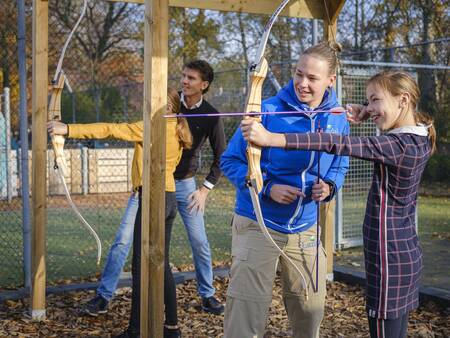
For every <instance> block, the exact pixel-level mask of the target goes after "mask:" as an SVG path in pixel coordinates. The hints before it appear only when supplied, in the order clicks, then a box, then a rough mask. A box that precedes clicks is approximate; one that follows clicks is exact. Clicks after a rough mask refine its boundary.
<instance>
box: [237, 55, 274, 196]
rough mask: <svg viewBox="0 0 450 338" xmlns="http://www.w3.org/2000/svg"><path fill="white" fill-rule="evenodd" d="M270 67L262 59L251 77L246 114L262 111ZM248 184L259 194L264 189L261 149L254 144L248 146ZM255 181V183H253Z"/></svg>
mask: <svg viewBox="0 0 450 338" xmlns="http://www.w3.org/2000/svg"><path fill="white" fill-rule="evenodd" d="M268 69H269V65H268V63H267V60H266V59H265V58H263V59H262V63H261V66H260V67H259V69H256V70H255V71H253V73H252V74H251V75H250V81H251V83H250V91H249V93H248V95H247V103H246V105H245V112H246V113H250V112H260V111H261V93H262V85H263V83H264V80H265V78H266V75H267V71H268ZM243 119H244V120H248V119H252V120H255V121H257V122H261V116H244V117H243ZM247 161H248V171H247V182H250V183H251V184H254V189H255V190H256V192H257V193H258V194H259V193H260V192H261V191H262V188H263V178H262V172H261V165H260V162H261V147H260V146H257V145H254V144H252V143H248V144H247ZM252 181H253V183H252Z"/></svg>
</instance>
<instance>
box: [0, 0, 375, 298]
mask: <svg viewBox="0 0 450 338" xmlns="http://www.w3.org/2000/svg"><path fill="white" fill-rule="evenodd" d="M26 3H27V11H28V13H29V14H31V1H28V0H27V2H26ZM49 4H50V19H49V30H50V37H49V39H50V43H49V46H50V49H49V65H50V69H49V76H50V77H52V75H53V72H54V70H55V66H56V63H57V60H58V58H59V53H60V50H61V48H62V46H63V44H64V42H65V39H66V38H67V34H68V32H69V30H70V28H71V27H72V26H73V24H74V22H75V20H76V18H77V16H78V13H79V10H80V4H81V2H80V1H69V0H67V1H52V2H49ZM1 6H5V8H6V9H7V11H6V12H5V13H10V14H11V15H7V16H6V17H5V18H8V20H11V21H10V22H8V23H7V24H5V27H9V28H10V31H8V32H9V33H8V34H10V35H9V36H10V39H12V40H11V41H12V43H10V44H6V45H4V48H0V49H1V52H2V53H8V54H5V55H6V56H5V57H3V59H5V58H7V59H8V60H9V64H8V65H5V63H3V64H2V73H1V74H2V77H3V78H2V79H3V86H2V87H1V88H4V87H6V86H5V83H9V87H10V88H11V90H10V107H11V130H12V134H11V138H7V137H3V135H6V133H3V130H6V129H7V128H6V127H3V126H4V124H5V122H4V121H5V118H4V117H5V115H4V109H3V110H2V114H1V115H0V130H2V133H1V135H2V137H1V140H0V149H1V152H0V183H1V186H0V214H1V217H0V244H1V245H0V255H1V257H3V262H4V263H3V264H1V265H0V289H1V288H5V287H18V286H20V285H22V284H23V279H24V277H23V272H22V269H23V255H22V251H23V242H22V238H23V236H22V212H23V208H22V198H23V196H22V195H21V189H20V188H21V182H22V180H21V179H20V177H21V172H22V171H21V165H20V161H19V160H18V159H20V158H21V155H20V151H21V150H20V146H19V144H18V141H17V140H18V138H17V131H18V130H19V128H18V125H19V120H18V119H19V118H18V116H19V112H18V88H17V87H18V85H17V83H18V80H17V78H15V77H17V69H16V66H15V65H16V64H17V59H18V56H17V51H16V48H15V45H14V41H15V39H16V31H15V27H16V21H15V20H16V18H17V13H16V9H15V6H14V2H2V4H1V5H0V7H1ZM2 10H3V8H0V11H2ZM170 14H171V25H170V59H169V73H170V74H169V76H170V79H169V84H170V85H171V86H172V87H174V88H178V87H179V75H180V71H181V68H182V65H183V64H184V62H185V61H187V60H190V59H192V58H204V59H206V60H208V61H209V62H210V63H211V64H212V65H213V66H214V68H215V70H216V71H215V79H214V82H213V85H212V87H211V90H210V92H209V93H208V94H207V97H206V99H207V100H208V101H209V102H210V103H211V104H212V105H213V106H215V107H216V108H217V109H218V110H219V111H222V112H237V111H240V110H242V107H243V106H244V101H245V97H246V92H247V76H248V74H247V71H246V69H247V66H248V63H249V61H248V58H247V56H246V55H247V54H246V50H245V48H247V49H255V48H254V46H255V45H256V43H257V42H258V40H257V37H259V35H260V33H261V29H262V27H263V23H264V22H265V18H261V17H258V16H250V15H246V14H235V13H215V12H211V13H209V12H208V14H209V15H207V16H206V15H205V12H204V11H197V10H185V9H174V8H171V11H170ZM190 14H192V15H190ZM29 17H30V15H28V16H27V18H28V19H27V20H28V21H27V51H28V55H27V60H26V61H27V65H28V81H27V83H28V84H29V85H28V90H30V88H31V85H30V84H31V20H29ZM142 19H143V7H142V6H140V5H132V4H124V3H113V2H107V1H95V2H90V4H89V7H88V11H87V14H86V17H85V19H84V20H83V21H82V24H81V26H80V29H79V30H78V31H77V33H76V34H75V35H74V38H73V40H72V41H71V44H70V45H69V48H68V49H67V53H66V58H65V60H64V63H63V69H64V71H65V73H66V75H67V77H68V79H69V82H70V87H71V88H72V92H69V91H67V90H65V91H64V94H63V97H62V116H63V121H64V122H67V123H93V122H134V121H137V120H139V119H141V118H142V97H143V92H142V91H143V74H142V69H143V43H142V37H143V35H142V34H143V22H142ZM250 20H251V21H250ZM246 22H247V23H246ZM242 25H243V26H242ZM1 27H2V32H3V24H2V26H1ZM205 27H206V28H205ZM239 27H243V28H239ZM221 29H225V31H221ZM233 29H234V30H233ZM308 32H309V31H308V26H307V24H306V23H305V22H304V21H302V20H298V19H291V20H287V19H284V18H283V19H282V20H280V23H279V24H277V26H275V27H274V31H273V34H274V35H275V36H276V39H273V41H270V43H269V46H268V55H269V56H270V58H271V60H272V61H273V62H271V64H272V65H273V67H272V69H271V72H270V73H269V77H268V80H267V81H265V83H264V89H263V96H264V97H269V96H271V95H274V94H275V93H276V92H277V91H278V89H279V86H280V84H281V85H283V84H285V83H286V82H287V81H288V80H289V78H290V77H291V71H292V63H290V62H289V63H282V62H280V60H286V59H288V60H289V59H291V58H292V55H298V53H299V51H300V50H302V49H303V48H304V46H306V45H309V44H310V41H309V40H308V39H309V38H305V39H294V38H293V36H297V35H298V34H302V35H304V36H311V34H308ZM241 33H243V35H244V36H249V37H250V38H249V40H248V41H244V40H239V37H240V36H242V35H241ZM294 34H295V35H294ZM11 36H12V38H11ZM219 37H220V39H219ZM1 41H4V40H1ZM11 41H9V40H8V42H11ZM288 41H289V42H290V41H294V42H292V43H288ZM223 46H225V47H226V48H222V47H223ZM244 47H245V48H244ZM221 48H222V49H221ZM285 49H289V53H290V55H288V56H286V55H284V54H282V53H281V52H280V50H285ZM243 51H244V53H243ZM233 53H236V55H238V56H237V57H232V56H233V55H232V54H233ZM230 54H231V55H230ZM249 54H250V56H251V53H249ZM5 70H8V72H9V73H8V72H6V73H8V74H9V75H8V76H9V80H8V82H5V80H4V76H5ZM377 70H378V69H377V68H373V67H371V66H364V67H359V68H355V67H353V66H351V67H350V66H348V67H347V66H344V67H343V69H342V75H341V77H340V79H339V83H338V88H340V92H341V95H342V96H341V97H342V101H343V103H347V102H361V101H363V99H364V97H365V80H366V79H367V77H368V76H370V75H371V74H373V73H375V72H376V71H377ZM3 92H4V90H3V89H0V94H2V93H3ZM28 112H29V114H30V112H31V107H30V102H29V104H28ZM238 124H239V121H238V119H233V118H224V125H225V133H226V136H227V139H229V138H230V137H231V136H232V134H233V133H234V131H235V130H236V128H237V126H238ZM375 133H376V130H375V128H374V126H373V125H372V124H367V125H365V126H361V127H356V128H353V129H352V134H353V135H362V134H364V135H373V134H375ZM7 142H11V150H10V151H7V150H6V146H5V145H6V143H7ZM65 149H66V150H65V155H66V160H67V162H68V166H69V175H68V178H67V183H68V186H69V190H70V191H71V194H72V197H73V199H74V202H75V204H76V205H77V206H78V208H79V209H80V211H81V214H82V215H83V216H85V218H86V219H87V221H88V222H89V223H90V224H91V225H93V227H94V228H95V230H96V231H97V232H98V233H99V236H100V238H101V239H102V242H103V256H106V254H107V252H108V250H109V246H110V244H111V243H112V241H113V239H114V233H115V231H116V230H117V228H118V225H119V223H120V219H121V216H122V215H123V212H124V210H125V207H126V201H127V198H128V195H129V192H130V190H131V181H130V177H131V175H130V174H131V159H132V156H133V144H130V143H127V142H122V141H117V140H104V141H93V140H74V139H71V140H67V143H66V146H65ZM201 154H202V156H201V159H200V161H201V167H200V172H199V175H198V179H199V180H201V179H202V178H203V177H204V175H206V174H207V173H208V171H209V166H210V163H211V160H212V154H211V150H210V148H209V145H208V144H206V145H205V147H204V149H202V153H201ZM29 159H30V160H29V161H30V168H31V151H30V152H29ZM6 163H8V164H6ZM6 166H8V168H11V169H10V170H9V171H8V170H7V169H6ZM371 172H372V166H371V164H370V163H368V162H367V163H366V162H362V161H358V160H352V161H351V169H350V171H349V173H348V175H347V179H346V184H345V186H344V189H343V190H342V193H341V197H342V199H341V200H340V205H341V206H342V208H343V209H341V210H340V213H341V215H342V218H341V221H340V222H338V227H337V232H336V234H337V235H336V236H337V237H336V243H337V244H338V246H351V245H353V244H355V243H359V242H360V238H361V223H362V220H363V214H364V206H365V196H366V195H367V186H368V182H370V180H371ZM47 176H48V177H47V182H48V184H47V189H48V200H47V206H48V221H47V279H48V281H49V282H55V283H58V282H59V280H62V279H71V280H78V279H86V278H88V277H89V276H92V275H94V274H95V273H98V272H99V268H98V267H96V265H95V255H96V247H95V242H94V240H93V238H91V237H90V236H89V235H88V234H87V232H86V230H85V229H84V228H83V227H82V225H81V224H80V223H79V221H78V220H77V218H76V217H75V215H74V214H73V212H72V210H71V209H70V207H69V206H68V204H67V202H66V200H65V197H64V195H63V191H62V188H61V185H60V182H59V179H58V177H57V175H56V174H55V173H54V170H53V162H52V155H51V152H49V155H48V171H47ZM5 182H12V183H11V184H10V185H9V186H8V185H7V183H5ZM8 187H10V188H8ZM8 189H10V190H11V193H10V194H9V195H8V191H9V190H8ZM234 195H235V193H234V189H233V187H232V186H231V184H230V183H229V182H228V181H227V180H226V179H225V178H222V179H221V180H220V182H219V184H218V185H217V187H215V189H213V191H212V192H211V193H210V195H209V196H208V202H207V203H208V204H207V208H206V214H205V224H206V228H207V233H208V237H209V240H210V245H211V248H212V251H213V259H214V261H215V262H219V261H224V260H228V259H229V257H230V240H231V231H230V228H229V224H230V220H231V215H232V210H233V205H234ZM337 209H338V210H339V208H337ZM28 212H29V211H28ZM171 260H172V262H173V263H174V264H176V265H179V264H189V263H192V256H191V249H190V246H189V244H188V240H187V237H186V232H185V231H184V227H183V224H182V222H181V220H180V218H179V217H177V221H176V224H175V227H174V233H173V236H172V243H171ZM103 263H104V261H103V262H102V264H103ZM129 268H130V266H129V261H128V263H127V265H126V270H129Z"/></svg>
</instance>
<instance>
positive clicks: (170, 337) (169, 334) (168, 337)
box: [164, 325, 181, 338]
mask: <svg viewBox="0 0 450 338" xmlns="http://www.w3.org/2000/svg"><path fill="white" fill-rule="evenodd" d="M164 338H181V330H180V328H176V329H169V328H168V327H167V326H165V325H164Z"/></svg>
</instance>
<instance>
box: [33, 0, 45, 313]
mask: <svg viewBox="0 0 450 338" xmlns="http://www.w3.org/2000/svg"><path fill="white" fill-rule="evenodd" d="M32 81H33V82H32V109H33V111H32V114H33V115H32V121H33V122H32V124H33V125H32V140H33V143H32V144H33V151H32V154H33V155H32V156H33V162H32V175H33V176H32V210H33V214H32V226H33V230H32V231H33V234H32V254H31V256H32V290H31V317H32V318H33V319H34V320H44V319H45V316H46V313H45V279H46V271H45V225H46V222H47V187H46V184H47V179H46V171H47V128H46V123H47V95H48V91H47V88H48V2H47V1H45V0H33V79H32Z"/></svg>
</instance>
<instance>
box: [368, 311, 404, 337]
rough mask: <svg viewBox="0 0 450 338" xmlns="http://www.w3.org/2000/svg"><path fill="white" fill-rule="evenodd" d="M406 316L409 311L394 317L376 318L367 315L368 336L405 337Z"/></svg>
mask: <svg viewBox="0 0 450 338" xmlns="http://www.w3.org/2000/svg"><path fill="white" fill-rule="evenodd" d="M408 316H409V313H405V314H404V315H403V316H402V317H399V318H396V319H378V318H372V317H370V316H369V317H368V319H369V329H370V338H406V331H407V329H408Z"/></svg>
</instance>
